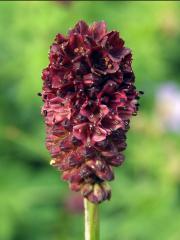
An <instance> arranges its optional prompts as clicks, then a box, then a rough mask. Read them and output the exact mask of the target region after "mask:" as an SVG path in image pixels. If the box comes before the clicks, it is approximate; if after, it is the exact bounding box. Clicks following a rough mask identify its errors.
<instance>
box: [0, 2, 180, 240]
mask: <svg viewBox="0 0 180 240" xmlns="http://www.w3.org/2000/svg"><path fill="white" fill-rule="evenodd" d="M80 19H83V20H85V21H87V22H88V23H92V22H93V21H97V20H105V21H106V22H107V24H108V28H109V29H117V30H119V31H120V34H121V36H122V37H123V39H125V41H126V46H128V47H130V48H132V51H133V56H134V61H133V67H134V71H135V73H136V82H137V88H138V89H139V90H144V92H145V95H144V96H143V97H142V100H141V108H140V112H139V115H138V116H137V117H134V118H133V119H132V122H131V130H130V131H129V133H128V149H127V150H126V151H125V154H126V162H125V163H124V165H123V166H122V167H121V168H119V169H116V180H115V181H114V182H112V183H111V186H112V192H113V195H112V199H111V201H110V202H105V203H103V204H101V206H100V209H101V239H103V240H115V239H116V240H152V239H153V240H179V239H180V28H179V26H180V2H178V1H177V2H175V1H171V2H168V1H164V2H163V1H162V2H155V1H152V2H151V1H147V2H143V1H142V2H141V1H139V2H138V1H137V2H136V1H126V2H116V1H72V2H65V1H64V2H60V1H51V2H50V1H39V2H38V1H37V2H36V1H32V2H31V1H24V2H23V1H22V2H21V1H19V2H18V1H17V2H16V1H9V2H8V1H1V2H0V239H1V240H24V239H26V240H50V239H51V240H58V239H60V240H72V239H73V240H76V239H77V240H80V239H83V213H82V204H81V199H80V198H79V195H76V194H72V193H71V192H70V191H69V190H68V186H67V183H65V182H62V181H60V178H59V173H58V172H57V171H56V170H54V169H53V168H52V167H50V166H49V160H50V156H49V154H48V152H47V151H46V149H45V147H44V138H45V131H44V124H43V120H42V117H41V115H40V107H41V105H42V102H41V99H40V98H39V97H38V96H37V92H40V91H41V85H42V83H41V78H40V76H41V70H42V69H43V68H44V67H45V66H46V65H47V63H48V58H47V53H48V50H49V46H50V44H51V42H52V40H53V39H54V37H55V35H56V33H57V32H61V33H66V32H67V30H68V29H69V28H70V27H72V26H74V24H75V23H76V22H77V21H78V20H80Z"/></svg>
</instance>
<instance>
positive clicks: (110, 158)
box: [39, 21, 143, 203]
mask: <svg viewBox="0 0 180 240" xmlns="http://www.w3.org/2000/svg"><path fill="white" fill-rule="evenodd" d="M131 62H132V53H131V50H130V49H128V48H126V47H125V46H124V41H123V40H122V39H121V37H120V36H119V33H118V32H116V31H111V32H108V31H107V27H106V23H105V22H104V21H102V22H95V23H93V24H92V25H91V26H88V24H86V23H85V22H84V21H79V22H78V23H77V24H76V25H75V27H74V28H73V29H71V30H70V31H69V33H68V35H67V36H63V35H62V34H57V35H56V38H55V40H54V42H53V44H52V45H51V47H50V52H49V65H48V66H47V67H46V68H45V69H44V70H43V72H42V80H43V90H42V93H41V94H39V96H41V97H42V100H43V102H44V105H43V107H42V115H43V116H44V120H45V125H46V147H47V149H48V151H49V152H50V154H51V157H52V160H51V162H50V164H51V165H52V166H54V167H56V168H57V169H58V170H60V171H61V172H62V178H63V179H64V180H66V181H68V182H69V185H70V188H71V189H72V190H73V191H80V192H81V194H82V195H83V196H84V197H85V198H87V199H88V200H89V201H91V202H92V203H101V202H102V201H104V200H108V199H110V197H111V189H110V186H109V184H108V181H111V180H113V179H114V173H113V167H117V166H121V165H122V163H123V162H124V155H123V153H122V152H123V151H124V150H125V148H126V132H127V131H128V129H129V120H130V118H131V116H133V115H136V114H137V111H138V106H139V104H138V99H139V97H140V95H141V94H143V92H142V91H139V92H138V91H136V87H135V85H134V80H135V76H134V73H133V70H132V67H131Z"/></svg>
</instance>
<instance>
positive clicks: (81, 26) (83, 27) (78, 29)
mask: <svg viewBox="0 0 180 240" xmlns="http://www.w3.org/2000/svg"><path fill="white" fill-rule="evenodd" d="M88 32H89V27H88V25H87V23H86V22H84V21H82V20H81V21H79V22H78V23H77V24H76V25H75V27H74V28H73V29H72V30H70V32H69V34H72V33H79V34H82V35H85V34H88Z"/></svg>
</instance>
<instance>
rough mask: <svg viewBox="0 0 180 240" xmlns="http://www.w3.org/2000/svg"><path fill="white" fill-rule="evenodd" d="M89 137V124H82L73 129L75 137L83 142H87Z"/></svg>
mask: <svg viewBox="0 0 180 240" xmlns="http://www.w3.org/2000/svg"><path fill="white" fill-rule="evenodd" d="M88 135H89V132H88V123H81V124H78V125H76V126H74V127H73V136H74V137H76V138H77V139H79V140H81V141H82V142H86V140H87V138H88Z"/></svg>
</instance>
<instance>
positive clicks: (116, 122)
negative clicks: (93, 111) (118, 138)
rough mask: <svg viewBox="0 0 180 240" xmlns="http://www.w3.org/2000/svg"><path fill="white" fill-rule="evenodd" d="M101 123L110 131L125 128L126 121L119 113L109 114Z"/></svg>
mask: <svg viewBox="0 0 180 240" xmlns="http://www.w3.org/2000/svg"><path fill="white" fill-rule="evenodd" d="M101 125H102V127H103V128H104V129H106V131H107V132H108V133H111V132H112V131H114V130H116V129H118V128H124V122H123V121H122V119H121V118H120V117H119V116H118V115H108V116H105V117H104V118H103V119H102V120H101Z"/></svg>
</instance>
